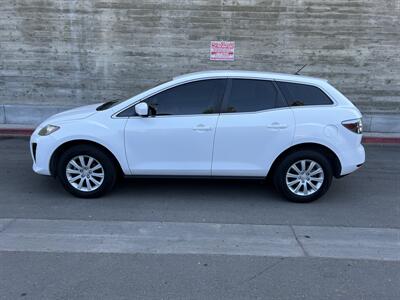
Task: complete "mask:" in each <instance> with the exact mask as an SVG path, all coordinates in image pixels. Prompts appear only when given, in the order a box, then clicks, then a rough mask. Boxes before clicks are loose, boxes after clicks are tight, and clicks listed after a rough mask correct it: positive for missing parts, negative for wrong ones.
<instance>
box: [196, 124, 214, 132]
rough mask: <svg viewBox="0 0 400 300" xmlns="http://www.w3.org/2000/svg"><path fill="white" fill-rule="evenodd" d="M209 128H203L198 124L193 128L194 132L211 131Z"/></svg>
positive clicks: (202, 125)
mask: <svg viewBox="0 0 400 300" xmlns="http://www.w3.org/2000/svg"><path fill="white" fill-rule="evenodd" d="M211 129H212V128H211V127H210V126H205V125H204V124H199V125H197V126H196V127H194V128H193V130H194V131H211Z"/></svg>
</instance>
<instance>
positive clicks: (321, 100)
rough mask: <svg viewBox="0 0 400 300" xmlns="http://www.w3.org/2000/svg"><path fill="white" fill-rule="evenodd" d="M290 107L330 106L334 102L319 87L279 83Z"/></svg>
mask: <svg viewBox="0 0 400 300" xmlns="http://www.w3.org/2000/svg"><path fill="white" fill-rule="evenodd" d="M277 84H278V86H279V89H280V90H281V91H282V94H283V95H284V97H285V99H286V101H287V103H288V105H289V106H304V105H329V104H333V102H332V100H331V99H330V98H329V97H328V96H327V95H326V94H325V93H324V92H323V91H322V90H321V89H320V88H318V87H316V86H312V85H307V84H300V83H290V82H277Z"/></svg>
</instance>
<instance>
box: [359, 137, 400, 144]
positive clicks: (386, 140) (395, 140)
mask: <svg viewBox="0 0 400 300" xmlns="http://www.w3.org/2000/svg"><path fill="white" fill-rule="evenodd" d="M362 142H363V143H364V144H400V137H378V136H377V137H373V136H364V137H363V139H362Z"/></svg>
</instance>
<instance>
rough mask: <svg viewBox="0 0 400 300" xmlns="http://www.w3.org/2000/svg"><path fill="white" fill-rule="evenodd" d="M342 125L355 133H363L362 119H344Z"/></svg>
mask: <svg viewBox="0 0 400 300" xmlns="http://www.w3.org/2000/svg"><path fill="white" fill-rule="evenodd" d="M342 125H343V126H344V127H346V128H347V129H348V130H350V131H353V132H354V133H358V134H362V132H363V125H362V120H361V119H355V120H347V121H343V122H342Z"/></svg>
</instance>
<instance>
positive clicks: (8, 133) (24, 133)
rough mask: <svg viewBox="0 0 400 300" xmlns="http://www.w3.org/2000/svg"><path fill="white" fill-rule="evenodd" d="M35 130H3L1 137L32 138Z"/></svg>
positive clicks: (0, 131) (0, 133) (0, 130)
mask: <svg viewBox="0 0 400 300" xmlns="http://www.w3.org/2000/svg"><path fill="white" fill-rule="evenodd" d="M33 131H34V129H31V128H1V129H0V135H3V136H4V135H5V136H30V135H31V134H32V133H33Z"/></svg>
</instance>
